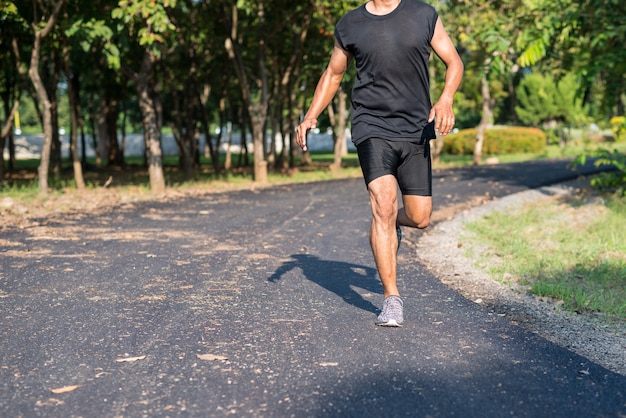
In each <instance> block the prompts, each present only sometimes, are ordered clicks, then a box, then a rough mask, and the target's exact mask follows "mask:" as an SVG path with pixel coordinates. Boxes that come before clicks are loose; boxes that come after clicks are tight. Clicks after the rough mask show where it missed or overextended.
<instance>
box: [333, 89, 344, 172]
mask: <svg viewBox="0 0 626 418" xmlns="http://www.w3.org/2000/svg"><path fill="white" fill-rule="evenodd" d="M335 97H336V99H337V114H335V111H334V108H333V104H332V103H331V104H330V105H329V106H328V114H329V116H330V124H331V125H332V127H333V155H334V158H333V163H332V164H331V165H330V171H331V172H332V173H334V174H339V173H341V159H342V157H343V156H344V155H345V154H344V152H345V151H346V123H347V119H348V108H347V103H348V94H347V93H346V92H345V90H344V89H343V86H340V87H339V90H338V91H337V95H336V96H335Z"/></svg>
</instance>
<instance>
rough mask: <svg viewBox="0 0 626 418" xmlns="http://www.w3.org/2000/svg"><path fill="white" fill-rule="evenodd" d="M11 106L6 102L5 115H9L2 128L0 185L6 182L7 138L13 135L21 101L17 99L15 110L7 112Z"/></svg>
mask: <svg viewBox="0 0 626 418" xmlns="http://www.w3.org/2000/svg"><path fill="white" fill-rule="evenodd" d="M8 105H9V104H8V103H6V102H5V113H6V114H7V120H6V122H5V123H4V126H3V127H2V132H1V133H0V183H3V182H4V173H5V167H4V145H5V138H7V137H9V136H10V135H11V131H12V130H13V118H14V117H15V112H17V108H18V106H19V105H20V101H19V99H16V100H15V102H14V103H13V108H12V109H11V110H10V111H9V112H6V110H7V109H8V107H9V106H8Z"/></svg>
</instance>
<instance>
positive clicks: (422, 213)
mask: <svg viewBox="0 0 626 418" xmlns="http://www.w3.org/2000/svg"><path fill="white" fill-rule="evenodd" d="M402 203H403V208H401V209H400V210H399V211H398V218H397V224H398V226H409V227H411V228H419V229H424V228H426V227H427V226H428V225H430V216H431V214H432V213H433V198H432V196H418V195H403V196H402Z"/></svg>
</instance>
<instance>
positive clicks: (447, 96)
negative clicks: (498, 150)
mask: <svg viewBox="0 0 626 418" xmlns="http://www.w3.org/2000/svg"><path fill="white" fill-rule="evenodd" d="M430 45H431V47H432V48H433V51H435V54H437V56H438V57H439V58H440V59H441V61H443V63H444V64H445V65H446V81H445V85H444V88H443V92H442V93H441V96H440V97H439V100H438V101H437V102H436V103H435V104H434V105H433V108H432V109H431V110H430V115H429V116H428V122H432V121H433V120H436V122H435V130H436V131H437V132H439V133H440V134H441V135H447V134H448V133H449V132H450V131H451V130H452V128H453V127H454V111H453V110H452V102H453V100H454V94H455V93H456V91H457V89H458V88H459V85H460V84H461V79H462V78H463V61H461V57H459V54H458V52H456V48H455V47H454V44H453V43H452V40H451V39H450V37H449V36H448V33H447V32H446V30H445V29H444V27H443V24H442V23H441V19H439V18H438V19H437V23H436V25H435V33H434V34H433V39H432V40H431V42H430Z"/></svg>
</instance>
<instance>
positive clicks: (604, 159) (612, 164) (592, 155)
mask: <svg viewBox="0 0 626 418" xmlns="http://www.w3.org/2000/svg"><path fill="white" fill-rule="evenodd" d="M588 159H592V160H594V162H593V164H594V165H595V166H596V167H607V168H608V171H604V172H601V173H599V174H596V175H595V176H593V177H592V178H591V181H590V184H591V187H593V188H595V189H598V190H604V191H615V192H616V193H618V194H619V195H621V196H626V154H622V153H620V152H619V151H618V150H613V151H609V150H607V149H604V148H599V149H596V150H591V151H586V152H584V153H583V154H581V155H579V156H578V157H576V158H575V159H574V161H572V163H571V165H572V166H573V167H577V166H584V165H585V164H586V163H587V160H588Z"/></svg>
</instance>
